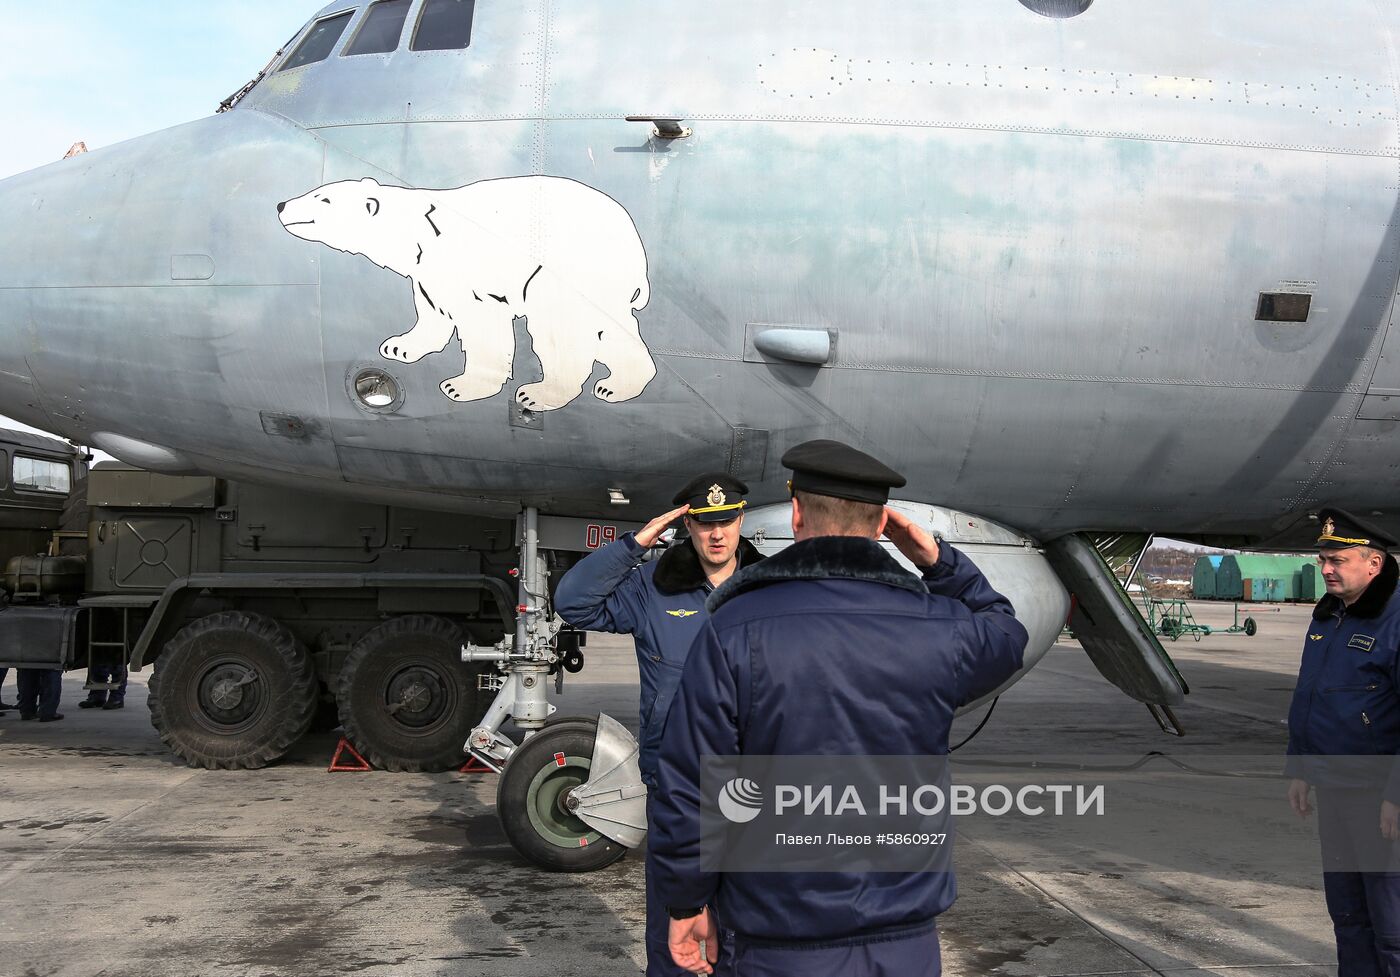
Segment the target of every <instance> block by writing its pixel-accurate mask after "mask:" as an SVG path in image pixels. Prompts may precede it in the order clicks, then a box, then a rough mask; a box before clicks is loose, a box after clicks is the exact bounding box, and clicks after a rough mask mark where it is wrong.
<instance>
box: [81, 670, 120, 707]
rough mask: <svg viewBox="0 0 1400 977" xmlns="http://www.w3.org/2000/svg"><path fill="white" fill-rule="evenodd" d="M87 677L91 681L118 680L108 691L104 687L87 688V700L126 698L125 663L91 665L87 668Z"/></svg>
mask: <svg viewBox="0 0 1400 977" xmlns="http://www.w3.org/2000/svg"><path fill="white" fill-rule="evenodd" d="M88 678H89V679H90V680H91V681H93V682H102V683H104V684H105V683H108V682H120V683H121V684H120V685H118V686H117V687H116V688H115V689H112V690H111V691H110V692H109V691H107V690H106V689H89V690H88V694H87V697H88V701H89V702H109V701H110V702H121V701H122V700H123V699H125V698H126V665H124V664H116V665H93V666H92V667H91V668H90V669H88Z"/></svg>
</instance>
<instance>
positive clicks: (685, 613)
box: [666, 610, 700, 617]
mask: <svg viewBox="0 0 1400 977" xmlns="http://www.w3.org/2000/svg"><path fill="white" fill-rule="evenodd" d="M666 613H667V614H669V615H671V616H672V617H690V616H691V615H693V614H699V613H700V612H699V611H685V610H681V611H667V612H666Z"/></svg>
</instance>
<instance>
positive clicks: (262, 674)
mask: <svg viewBox="0 0 1400 977" xmlns="http://www.w3.org/2000/svg"><path fill="white" fill-rule="evenodd" d="M149 701H150V707H151V725H152V726H154V727H155V728H156V731H157V732H159V733H160V738H161V739H162V740H164V741H165V744H166V746H168V747H170V749H171V750H173V751H174V752H175V754H176V755H177V756H179V757H180V758H181V759H183V760H184V761H185V762H186V763H188V764H189V765H190V766H192V767H206V768H208V769H210V770H218V769H220V768H223V769H226V770H242V769H253V768H256V767H263V766H266V765H267V764H269V763H271V762H273V761H274V760H277V759H280V758H281V757H282V756H283V755H285V754H286V752H287V751H288V750H289V749H291V746H292V744H293V743H295V742H296V741H297V740H298V739H300V738H301V737H302V736H303V735H304V734H305V733H306V731H307V730H308V729H309V728H310V727H311V719H312V717H313V716H314V715H315V713H316V675H315V672H314V670H313V669H312V665H311V656H310V655H308V654H307V652H306V649H305V648H304V647H302V645H301V642H299V641H297V639H296V637H295V636H294V635H293V634H292V633H291V632H290V631H288V630H287V629H286V628H285V627H283V626H282V625H280V624H278V623H277V622H276V621H274V620H272V619H271V618H268V617H264V616H262V615H261V614H251V613H248V612H245V611H222V612H220V613H218V614H210V615H208V616H207V617H202V618H200V619H199V620H197V621H194V622H192V623H190V624H188V625H186V626H185V627H184V628H182V629H181V630H180V631H179V632H178V633H177V634H176V635H175V637H173V638H171V639H170V641H169V642H168V643H167V644H166V645H165V648H164V649H163V650H162V651H161V654H160V657H159V658H157V659H156V663H155V672H154V673H153V674H152V675H151V682H150V699H149Z"/></svg>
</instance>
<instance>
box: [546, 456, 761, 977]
mask: <svg viewBox="0 0 1400 977" xmlns="http://www.w3.org/2000/svg"><path fill="white" fill-rule="evenodd" d="M748 491H749V488H748V486H747V485H745V484H744V483H743V482H741V481H739V480H738V479H737V478H733V477H731V476H730V475H728V474H726V473H724V472H706V473H705V474H703V475H697V476H696V477H695V478H693V479H691V480H690V481H689V482H688V483H686V485H685V487H684V488H682V489H681V490H680V491H679V492H677V493H676V496H675V498H673V499H672V500H671V501H672V503H673V504H675V505H676V506H677V508H675V509H672V510H671V511H670V512H666V513H663V514H662V515H660V516H657V517H656V518H655V519H653V520H652V521H651V522H649V523H647V524H646V525H645V526H644V527H642V529H641V530H639V531H638V532H637V533H636V534H635V535H634V534H632V533H628V534H627V535H625V536H623V537H622V538H621V539H619V540H618V541H617V542H615V543H610V544H608V545H607V546H605V547H603V548H602V549H600V550H598V551H597V552H596V553H591V554H589V555H588V556H587V557H585V558H584V559H583V560H582V561H580V562H579V563H578V564H577V565H576V566H574V567H573V569H571V570H570V571H569V572H568V573H566V574H564V576H563V578H562V579H561V580H560V581H559V587H558V589H557V590H556V592H555V596H554V607H555V610H557V611H558V612H559V616H560V617H562V618H563V619H564V620H565V621H568V622H569V623H570V624H571V625H573V626H574V627H576V628H583V629H585V630H589V631H610V632H613V633H614V634H630V635H632V639H633V643H634V645H635V647H636V650H637V665H638V671H639V673H640V678H641V692H642V701H641V721H642V728H641V735H640V737H639V739H640V740H641V755H640V757H639V760H640V765H641V770H642V780H643V781H644V782H645V783H646V784H647V787H648V788H651V787H653V786H654V785H655V783H656V749H657V746H658V745H659V744H660V742H661V729H662V727H663V726H664V725H665V722H666V714H667V712H668V711H669V710H670V707H671V700H672V698H673V696H674V695H675V692H676V685H677V684H678V683H679V682H680V678H681V666H683V665H684V664H685V659H686V654H687V653H688V652H689V651H690V646H691V643H692V642H693V641H694V640H695V635H696V633H697V632H698V631H699V630H700V627H701V624H702V623H703V622H704V620H705V618H706V617H707V614H706V611H705V598H706V597H708V596H709V595H710V593H711V592H712V591H713V590H714V589H715V588H716V587H718V586H719V585H720V584H722V583H724V581H726V580H728V579H729V578H730V576H731V575H733V573H734V571H735V570H736V569H738V568H739V567H741V566H745V567H747V566H751V565H753V564H755V563H758V562H759V561H760V560H762V559H763V557H762V555H761V554H760V553H759V552H758V550H756V549H755V548H754V546H753V544H752V543H750V542H749V541H748V540H746V539H744V538H743V537H742V536H741V535H740V534H739V531H740V529H741V528H742V526H743V523H744V508H745V507H746V506H747V505H748V500H746V499H745V498H744V496H745V495H746V494H748ZM681 518H684V524H685V529H686V531H687V532H688V533H689V534H690V538H689V541H688V542H681V543H678V544H677V545H675V546H672V547H671V548H670V549H668V550H667V551H666V552H665V553H664V554H662V556H661V558H660V559H657V560H653V561H651V562H648V563H642V558H643V557H644V556H645V555H646V553H647V551H648V550H649V549H650V548H651V547H652V545H653V544H654V543H655V542H656V541H657V539H658V538H659V537H660V536H661V534H662V533H663V532H665V530H666V528H667V527H668V526H670V525H671V524H672V523H674V522H675V521H676V520H677V519H681ZM648 793H650V790H649V792H648ZM647 807H648V818H647V820H648V822H650V820H651V818H650V807H651V800H650V797H649V796H648V801H647ZM654 874H655V873H654V872H653V870H652V868H651V861H650V855H648V860H647V868H646V879H647V882H646V899H647V923H646V947H647V971H646V972H647V977H660V975H666V977H671V975H676V974H684V973H686V971H683V970H681V969H680V968H679V967H677V966H676V964H675V963H674V962H672V960H671V953H670V951H669V950H668V949H667V946H666V937H667V924H668V922H669V918H668V917H667V915H666V907H665V904H664V903H662V902H660V901H659V899H657V898H656V895H655V890H654V887H653V885H652V878H653V875H654Z"/></svg>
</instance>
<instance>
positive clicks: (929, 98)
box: [0, 0, 1400, 540]
mask: <svg viewBox="0 0 1400 977" xmlns="http://www.w3.org/2000/svg"><path fill="white" fill-rule="evenodd" d="M366 6H367V4H365V3H363V2H361V3H358V4H357V3H355V2H353V0H346V2H339V3H334V4H331V5H330V6H328V7H326V8H325V9H324V10H323V11H322V12H321V13H320V14H318V15H317V18H316V20H318V21H319V20H324V19H326V18H327V17H329V16H331V15H333V14H334V13H336V12H338V11H342V10H351V9H355V10H356V11H357V12H356V14H355V16H354V18H352V19H351V21H350V23H349V26H348V28H347V30H346V31H345V33H344V34H343V36H342V38H341V41H340V44H339V45H338V46H337V48H336V49H335V50H334V51H333V52H332V53H331V55H330V56H329V57H328V58H326V59H324V60H321V61H318V62H315V63H311V64H308V65H305V66H304V67H299V68H291V69H287V70H276V69H275V68H274V70H273V71H271V72H270V73H269V74H268V76H267V77H266V78H265V79H263V80H262V81H261V83H259V84H258V85H257V86H256V87H254V88H253V89H252V90H251V92H249V93H248V94H247V95H246V97H244V98H243V99H242V100H241V101H240V102H239V103H238V104H237V105H236V106H235V107H234V108H233V109H232V110H231V111H228V112H225V113H222V114H219V115H216V116H214V117H211V118H207V119H203V120H199V121H196V122H192V123H189V124H187V125H184V126H180V127H176V128H174V129H170V130H167V131H164V132H160V133H155V134H152V135H150V136H146V137H143V138H140V139H135V140H132V141H130V142H127V143H123V144H120V145H117V146H112V147H108V148H105V149H99V150H96V151H94V152H91V153H88V154H85V155H82V156H78V157H75V158H73V159H68V160H64V161H63V162H60V163H54V164H52V165H49V166H46V167H43V168H40V169H38V170H35V171H32V172H30V173H26V174H22V175H20V176H16V177H13V178H11V179H8V180H5V181H3V182H0V206H3V210H4V213H5V215H6V217H5V220H4V221H3V222H0V253H3V254H4V255H5V261H4V262H3V266H0V330H3V334H4V337H5V342H4V345H3V350H4V352H3V353H0V411H3V412H4V413H6V414H9V415H11V416H13V417H16V418H18V419H20V420H23V421H25V422H27V423H30V424H34V425H36V426H39V427H43V428H45V429H48V430H52V431H55V432H57V433H60V434H62V435H64V436H67V437H70V438H72V439H74V440H76V441H79V442H82V443H86V444H96V445H97V446H99V447H103V448H105V449H106V450H109V451H112V452H113V453H114V454H117V455H118V456H119V457H122V458H123V460H127V461H131V462H132V463H135V464H141V465H146V466H148V467H163V468H166V469H168V470H180V469H185V468H192V469H200V470H205V471H209V472H213V473H218V474H221V475H226V476H230V477H243V478H253V479H262V480H268V481H281V482H288V481H292V482H301V481H304V482H305V484H307V485H316V486H318V487H319V488H321V489H323V490H340V491H345V492H351V493H355V494H360V495H364V496H368V497H376V498H383V499H385V500H390V501H391V500H399V501H406V502H412V503H415V504H422V503H424V502H425V501H426V502H427V503H428V504H431V505H436V506H441V507H444V508H452V509H460V510H478V511H484V512H499V511H513V510H515V509H516V508H518V507H519V506H521V505H534V506H537V507H539V508H540V509H542V510H544V511H548V512H559V513H568V514H575V515H594V514H612V515H614V516H617V515H618V514H619V510H618V507H617V506H615V505H613V504H612V503H611V501H610V500H611V499H612V498H613V497H615V496H614V494H615V495H617V496H621V497H625V498H627V499H629V500H630V506H629V507H628V511H629V512H630V513H632V514H633V516H632V517H633V518H635V517H636V516H637V515H641V514H646V513H649V512H650V511H651V510H657V511H659V510H660V509H661V508H663V507H664V506H665V504H666V501H667V500H668V499H669V498H670V495H671V493H672V492H673V491H674V490H675V487H676V486H677V485H678V484H679V483H681V482H682V481H684V480H685V479H687V478H689V477H690V476H691V475H693V474H694V473H695V472H696V471H698V470H703V469H707V468H716V467H725V468H728V470H729V471H731V472H732V473H733V474H735V475H736V476H738V477H740V478H743V479H744V480H746V481H748V482H749V484H750V485H751V486H752V487H753V493H752V497H753V498H754V499H755V501H757V502H763V501H773V500H776V499H780V498H782V497H784V496H785V490H784V480H785V479H786V477H787V474H786V472H785V471H783V469H782V468H781V466H780V465H779V462H778V459H779V458H780V457H781V455H782V453H783V451H784V450H785V449H786V448H788V447H789V446H791V445H792V444H795V443H797V442H799V441H803V440H806V439H808V438H816V437H830V438H836V439H839V440H843V441H848V442H851V443H855V444H858V445H860V446H861V447H862V448H863V449H864V450H867V451H869V452H870V453H871V454H874V455H876V456H878V457H880V458H881V459H883V460H885V461H886V462H888V463H889V464H891V465H892V466H893V467H895V468H897V469H899V470H900V471H902V472H903V473H904V474H905V475H906V476H907V477H908V480H909V489H908V490H907V491H906V493H905V494H906V496H907V497H909V498H911V499H913V500H916V501H925V502H931V503H936V504H939V505H944V506H951V507H954V508H957V509H961V510H965V511H968V512H976V513H982V514H984V515H986V516H990V517H992V518H995V519H997V520H999V521H1001V522H1003V523H1006V524H1008V525H1011V526H1015V527H1018V528H1020V529H1022V530H1024V531H1026V532H1028V533H1029V534H1031V535H1033V536H1035V537H1038V538H1041V539H1045V538H1050V537H1054V536H1057V535H1060V534H1062V533H1065V532H1068V531H1072V530H1076V529H1082V528H1094V529H1103V530H1145V529H1152V530H1157V531H1162V532H1168V533H1176V534H1180V535H1198V536H1212V535H1213V536H1216V537H1221V538H1223V537H1226V536H1239V537H1248V538H1252V539H1256V540H1261V539H1267V538H1270V537H1274V536H1275V535H1276V534H1278V533H1280V532H1282V531H1284V530H1286V529H1288V528H1289V527H1290V526H1293V525H1294V524H1296V523H1298V522H1299V521H1300V519H1301V518H1302V516H1303V515H1304V514H1305V513H1306V512H1307V511H1308V510H1309V509H1310V508H1316V506H1317V505H1318V504H1319V502H1321V501H1324V500H1325V501H1331V502H1333V503H1337V504H1341V505H1343V506H1345V507H1348V508H1352V509H1355V510H1356V511H1358V512H1366V513H1370V512H1380V513H1382V515H1381V516H1379V517H1377V520H1378V521H1380V522H1382V523H1383V524H1388V525H1390V526H1392V528H1395V529H1397V530H1400V514H1398V513H1400V510H1395V509H1393V508H1392V507H1391V502H1390V496H1391V493H1392V487H1391V483H1392V477H1393V474H1394V472H1395V469H1396V465H1397V463H1398V462H1397V449H1398V448H1400V327H1397V328H1392V326H1391V314H1392V307H1393V304H1394V299H1395V296H1396V291H1397V277H1398V276H1400V189H1397V187H1400V136H1398V135H1397V132H1398V130H1400V92H1398V90H1397V83H1396V81H1395V79H1396V77H1397V75H1400V69H1398V68H1397V55H1396V45H1397V43H1400V13H1397V12H1396V11H1395V10H1394V9H1393V8H1389V7H1385V8H1383V7H1380V6H1377V5H1373V4H1370V3H1359V2H1358V3H1354V4H1350V3H1349V4H1341V5H1329V6H1326V7H1320V6H1318V5H1316V4H1303V3H1290V4H1285V5H1280V4H1278V3H1262V2H1249V3H1231V4H1228V5H1227V4H1217V3H1208V2H1205V0H1200V2H1190V3H1176V4H1171V5H1165V6H1164V5H1160V4H1151V3H1141V2H1140V3H1129V2H1112V3H1110V2H1106V0H1101V2H1098V3H1094V4H1092V5H1091V6H1089V8H1088V9H1087V10H1086V11H1085V12H1084V13H1082V14H1081V15H1079V16H1075V17H1071V18H1066V19H1058V18H1052V17H1046V16H1042V15H1041V14H1039V13H1036V12H1034V11H1033V10H1031V9H1028V7H1027V6H1026V5H1023V4H1021V3H1019V2H1016V0H997V2H988V0H969V2H965V3H958V4H940V5H932V6H930V5H915V4H908V3H900V2H895V0H890V2H881V3H873V4H864V5H860V6H858V7H852V6H850V5H847V4H835V3H826V2H822V3H818V2H811V3H792V4H767V5H758V6H755V5H753V4H739V3H727V2H721V3H718V4H705V5H702V6H695V5H674V6H669V7H660V8H659V7H657V6H656V5H655V4H644V3H640V2H632V0H616V2H610V3H607V4H584V3H577V2H571V3H554V2H549V0H546V2H542V3H536V4H528V5H509V4H487V3H484V2H483V3H479V4H477V9H476V12H475V18H474V22H473V25H472V35H471V43H470V45H469V46H468V47H467V48H465V49H463V50H455V51H412V50H409V41H408V38H409V29H405V32H404V38H403V40H402V42H401V43H400V46H399V48H398V49H397V50H395V51H393V52H392V53H388V54H368V55H355V56H348V55H345V54H343V53H342V51H343V49H344V46H345V44H346V43H348V41H349V39H351V38H352V37H353V36H354V35H355V31H356V29H357V24H358V21H359V19H360V18H362V17H363V16H364V8H365V7H366ZM416 6H417V5H415V7H416ZM408 23H409V27H410V28H411V25H412V23H413V15H412V14H410V15H409V18H408ZM295 46H296V45H295V42H294V43H293V48H295ZM628 116H643V117H651V118H658V119H675V120H678V121H679V124H680V125H681V126H684V127H688V128H689V130H690V134H689V135H684V136H682V137H680V138H674V139H666V138H662V137H661V136H660V135H657V134H655V133H654V131H653V123H652V122H645V121H631V122H629V121H626V117H628ZM662 126H663V127H664V123H663V124H662ZM505 178H539V180H538V181H537V182H535V183H527V184H518V183H517V184H512V185H513V186H517V187H520V188H521V189H522V191H523V195H521V196H519V197H518V198H515V197H512V198H510V199H505V197H503V196H502V195H500V194H492V193H489V192H482V188H483V187H485V188H487V189H488V190H489V189H490V185H489V184H486V183H484V182H483V181H501V183H502V184H505V183H507V182H509V181H507V180H506V179H505ZM546 178H548V179H549V180H554V181H556V182H554V183H548V182H545V181H546ZM365 181H372V182H373V184H375V185H376V187H377V188H378V190H375V188H374V187H369V190H373V191H374V192H373V193H370V192H368V191H366V192H364V193H360V195H358V196H354V197H353V201H351V197H350V196H349V195H347V194H346V193H341V194H338V195H337V199H336V200H333V201H330V202H322V201H316V200H314V199H313V198H312V197H310V196H309V195H312V194H314V193H315V192H316V191H318V189H321V188H326V187H331V186H339V185H342V184H344V185H345V186H347V187H348V186H361V187H368V184H367V183H365ZM565 184H567V186H566V185H565ZM474 187H475V188H477V192H476V195H475V196H474V197H471V200H474V201H476V202H471V203H460V204H459V203H453V202H452V201H459V200H460V201H465V200H467V199H468V198H467V197H462V196H460V195H461V194H469V195H470V194H472V192H473V191H472V190H470V189H468V190H463V189H462V188H474ZM575 188H577V189H575ZM380 191H383V192H380ZM357 192H358V191H357ZM453 193H455V194H458V195H459V196H458V197H451V196H448V195H449V194H453ZM391 195H392V196H393V197H394V199H395V200H396V201H399V202H401V203H402V207H400V208H399V209H398V210H394V211H391V210H390V209H389V207H390V203H389V198H390V196H391ZM436 195H441V196H436ZM370 197H373V203H372V204H371V203H370V202H369V199H368V198H370ZM298 200H301V201H311V202H303V203H301V204H299V205H298V206H300V207H303V208H308V209H309V208H317V209H319V210H323V211H324V212H326V213H327V214H331V213H337V214H338V217H339V218H343V221H344V222H345V228H344V229H342V230H341V231H339V232H338V234H340V235H341V236H340V237H338V238H337V239H336V240H335V241H334V242H329V241H328V240H327V239H326V238H325V237H318V236H314V235H310V234H308V235H301V234H299V233H298V227H297V226H290V225H291V224H295V223H296V222H295V221H292V222H288V221H284V220H283V219H282V217H283V216H285V213H284V214H279V209H278V205H279V204H283V203H287V207H288V208H290V207H292V204H291V203H288V202H294V201H298ZM346 201H351V202H349V203H347V202H346ZM439 202H445V203H443V204H442V206H438V203H439ZM420 205H421V207H420ZM415 207H417V208H419V209H422V210H423V211H424V212H425V213H428V214H432V215H436V216H437V217H438V218H445V219H442V220H437V219H427V218H424V217H422V216H421V215H419V214H418V213H417V211H414V209H413V208H415ZM429 207H438V209H437V210H432V211H428V210H427V208H429ZM338 208H353V209H354V212H353V214H352V213H351V211H350V210H349V209H345V210H338ZM575 208H577V211H576V210H575ZM590 208H591V209H590ZM371 210H373V211H374V212H373V213H371ZM579 215H588V216H579ZM390 216H394V219H395V220H396V221H397V222H398V223H396V224H394V225H393V228H392V230H391V231H383V230H381V229H382V228H384V227H387V226H388V224H387V219H388V218H389V217H390ZM352 218H353V224H354V226H353V227H351V223H352ZM625 218H630V221H628V220H625ZM306 219H310V218H306ZM284 225H287V226H284ZM580 226H583V227H585V228H586V229H587V230H588V231H589V233H565V228H571V229H573V232H577V231H578V229H579V228H580ZM301 230H306V228H305V227H301ZM414 235H418V236H419V237H415V236H414ZM630 235H635V237H632V236H630ZM361 237H363V240H362V241H361V240H360V239H361ZM444 238H446V241H444ZM357 242H358V243H357ZM385 242H390V243H392V245H393V247H392V248H391V249H390V250H392V257H390V258H387V259H386V257H385V254H386V253H387V252H386V251H384V250H383V249H384V248H386V247H387V244H386V243H385ZM360 244H362V245H363V246H360ZM377 248H378V249H379V250H376V249H377ZM419 249H421V255H420V250H419ZM444 249H446V250H444ZM424 260H426V261H429V263H430V264H431V266H432V267H431V268H430V269H429V268H424V267H423V265H422V264H421V261H424ZM531 276H535V277H531ZM521 279H523V281H522V280H521ZM634 291H635V293H636V294H633V293H634ZM449 293H451V295H452V296H453V299H452V305H451V306H443V305H442V303H443V302H444V301H445V298H444V297H445V296H447V295H448V294H449ZM1304 296H1306V299H1304V298H1303V297H1304ZM444 307H446V308H448V311H449V312H450V313H451V316H450V319H449V318H448V313H447V312H442V311H440V309H442V308H444ZM1300 314H1301V315H1303V316H1304V318H1303V319H1302V321H1286V320H1288V319H1297V318H1298V316H1299V315H1300ZM629 324H630V326H629ZM629 327H630V328H631V329H632V330H633V333H634V336H635V337H636V339H628V337H627V335H625V334H626V331H627V329H628V328H629ZM417 328H423V329H424V330H425V331H424V332H422V333H415V332H414V330H415V329H417ZM775 330H787V331H786V332H783V333H780V334H778V336H777V338H775V337H774V336H773V335H768V336H767V338H766V339H765V338H764V337H765V334H771V333H773V332H774V331H775ZM409 335H414V336H416V337H417V339H416V342H414V343H412V344H411V350H412V354H413V355H411V356H410V355H407V354H400V353H397V352H390V350H391V349H393V348H394V347H395V346H396V343H395V342H394V340H396V339H401V338H402V337H405V336H409ZM442 336H445V337H446V339H444V340H443V342H444V343H445V345H440V346H438V347H437V348H436V349H434V348H432V347H433V346H434V344H436V343H437V342H438V340H439V338H440V337H442ZM590 337H596V338H590ZM605 337H606V338H605ZM585 339H587V344H585V343H584V340H585ZM637 339H639V343H640V345H638V344H637ZM589 344H591V345H589ZM823 344H825V345H823ZM408 348H409V347H408V346H405V349H408ZM648 371H650V372H648ZM376 372H379V373H383V374H387V375H388V378H389V380H390V381H391V383H392V385H393V386H392V388H391V389H392V390H393V395H392V396H390V397H388V398H387V400H388V403H387V404H380V405H377V406H376V405H368V404H366V403H365V402H363V400H362V399H361V397H360V396H359V394H358V392H357V382H359V381H361V380H363V379H364V378H365V377H366V376H368V375H372V374H374V373H376ZM561 378H563V379H561ZM565 379H567V382H565ZM454 381H456V385H455V386H454V385H453V382H454ZM493 384H494V386H493Z"/></svg>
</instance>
